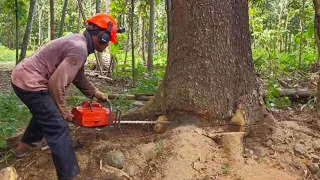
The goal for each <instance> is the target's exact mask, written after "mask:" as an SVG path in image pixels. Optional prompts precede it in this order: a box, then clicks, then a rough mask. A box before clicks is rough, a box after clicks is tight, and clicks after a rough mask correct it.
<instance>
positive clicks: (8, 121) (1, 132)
mask: <svg viewBox="0 0 320 180" xmlns="http://www.w3.org/2000/svg"><path fill="white" fill-rule="evenodd" d="M30 117H31V114H30V112H29V109H28V108H27V107H26V106H25V105H24V104H22V103H21V102H20V101H19V99H18V98H17V96H16V95H15V94H14V93H13V92H10V93H0V148H4V147H6V146H7V143H6V141H5V138H7V137H9V136H11V135H13V134H14V133H16V132H17V129H18V128H20V127H22V126H23V125H25V123H26V122H28V121H29V119H30Z"/></svg>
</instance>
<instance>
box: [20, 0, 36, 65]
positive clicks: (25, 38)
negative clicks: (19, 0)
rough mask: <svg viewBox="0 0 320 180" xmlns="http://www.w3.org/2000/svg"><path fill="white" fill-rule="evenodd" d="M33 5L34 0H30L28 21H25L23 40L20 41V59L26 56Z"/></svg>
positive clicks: (34, 3)
mask: <svg viewBox="0 0 320 180" xmlns="http://www.w3.org/2000/svg"><path fill="white" fill-rule="evenodd" d="M35 5H36V0H31V1H30V7H29V15H28V23H27V26H26V31H25V33H24V36H23V41H22V47H21V54H20V61H21V60H22V59H23V58H25V57H26V53H27V48H28V42H29V39H30V35H31V29H32V21H33V16H34V8H35Z"/></svg>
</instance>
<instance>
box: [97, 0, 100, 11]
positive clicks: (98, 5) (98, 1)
mask: <svg viewBox="0 0 320 180" xmlns="http://www.w3.org/2000/svg"><path fill="white" fill-rule="evenodd" d="M100 11H101V10H100V0H96V13H98V12H100Z"/></svg>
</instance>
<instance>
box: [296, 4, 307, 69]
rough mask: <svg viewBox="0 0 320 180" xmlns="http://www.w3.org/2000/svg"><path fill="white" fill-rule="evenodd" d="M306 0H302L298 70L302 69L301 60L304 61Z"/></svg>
mask: <svg viewBox="0 0 320 180" xmlns="http://www.w3.org/2000/svg"><path fill="white" fill-rule="evenodd" d="M305 2H306V1H305V0H302V10H301V17H300V26H301V32H300V47H299V62H298V71H299V70H300V69H301V61H302V46H303V41H304V39H303V33H304V6H305Z"/></svg>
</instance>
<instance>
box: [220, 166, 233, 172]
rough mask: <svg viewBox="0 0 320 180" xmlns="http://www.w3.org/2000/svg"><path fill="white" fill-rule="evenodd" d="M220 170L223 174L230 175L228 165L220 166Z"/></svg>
mask: <svg viewBox="0 0 320 180" xmlns="http://www.w3.org/2000/svg"><path fill="white" fill-rule="evenodd" d="M221 169H223V170H224V171H223V174H230V173H231V169H230V167H229V165H228V164H222V165H221Z"/></svg>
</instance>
